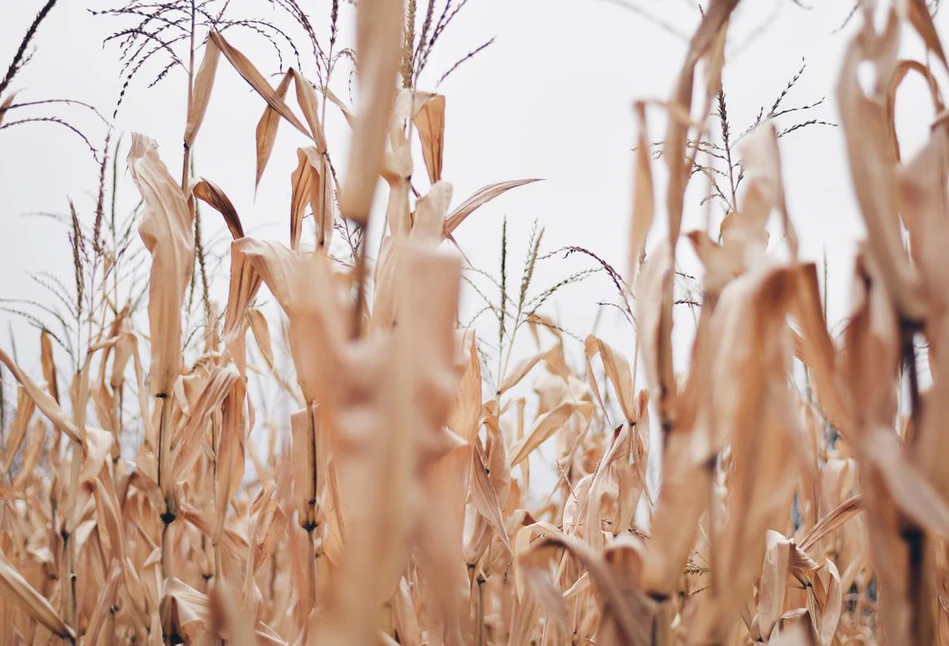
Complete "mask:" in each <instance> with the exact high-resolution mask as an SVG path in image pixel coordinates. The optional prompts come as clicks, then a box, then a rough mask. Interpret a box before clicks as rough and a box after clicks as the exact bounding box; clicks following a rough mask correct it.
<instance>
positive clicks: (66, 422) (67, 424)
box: [0, 350, 81, 443]
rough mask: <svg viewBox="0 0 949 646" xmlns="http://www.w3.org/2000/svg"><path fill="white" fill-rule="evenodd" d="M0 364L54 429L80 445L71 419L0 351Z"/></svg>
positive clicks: (78, 434)
mask: <svg viewBox="0 0 949 646" xmlns="http://www.w3.org/2000/svg"><path fill="white" fill-rule="evenodd" d="M0 362H2V363H3V364H4V365H5V366H6V367H7V369H8V370H9V371H10V372H12V373H13V376H14V377H15V378H16V380H17V381H18V382H20V385H21V386H22V387H23V390H25V391H26V394H27V395H29V396H30V399H32V400H33V402H34V403H35V404H36V407H37V408H39V409H40V411H41V412H42V413H43V414H44V415H46V417H47V418H48V419H49V421H51V422H52V423H53V424H54V425H55V426H56V428H58V429H59V430H61V431H62V432H64V433H65V434H66V435H67V436H69V439H71V440H72V441H73V442H77V443H80V442H81V439H80V432H79V429H78V428H76V425H75V424H74V423H73V421H72V418H71V417H70V416H69V415H67V414H66V412H65V411H64V410H63V409H62V408H60V406H59V404H57V403H56V400H55V399H53V398H52V396H50V395H49V393H47V392H46V391H44V390H43V389H42V388H40V387H39V386H38V385H36V382H34V381H33V380H32V379H30V378H29V376H28V375H27V374H26V373H24V372H23V371H22V370H20V367H19V366H18V365H16V364H15V363H14V362H13V359H11V358H10V357H9V356H8V355H7V353H6V352H4V351H3V350H0Z"/></svg>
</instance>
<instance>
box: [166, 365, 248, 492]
mask: <svg viewBox="0 0 949 646" xmlns="http://www.w3.org/2000/svg"><path fill="white" fill-rule="evenodd" d="M239 379H240V374H239V373H238V372H237V370H235V369H234V368H233V367H231V366H227V367H225V368H220V367H215V368H214V370H213V371H212V372H211V374H210V375H209V376H208V378H207V381H206V382H205V383H204V385H203V387H202V389H201V394H200V396H199V397H198V400H197V401H196V402H195V403H194V405H193V406H192V408H191V412H190V414H189V415H188V419H187V421H186V422H185V423H184V424H183V425H182V426H181V427H180V428H179V429H178V430H177V432H176V433H175V440H176V441H175V444H174V445H175V446H176V449H175V457H174V467H173V469H172V475H173V477H175V478H180V477H181V476H183V475H184V473H185V471H187V470H188V468H189V467H191V465H193V464H194V462H195V461H196V460H197V459H198V457H199V455H200V449H201V440H202V439H203V438H204V435H205V432H206V430H207V423H208V419H209V417H210V415H212V414H213V411H215V410H217V409H218V408H219V407H220V406H221V403H222V402H223V401H224V399H225V398H226V397H227V396H228V394H229V393H230V392H231V388H232V387H233V385H234V383H235V382H236V381H238V380H239Z"/></svg>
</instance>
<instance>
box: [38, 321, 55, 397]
mask: <svg viewBox="0 0 949 646" xmlns="http://www.w3.org/2000/svg"><path fill="white" fill-rule="evenodd" d="M40 362H41V363H42V365H43V379H45V380H46V388H47V389H48V390H49V394H50V395H52V396H53V399H55V400H56V401H57V402H59V380H58V379H57V378H56V364H55V362H54V361H53V342H52V341H51V340H50V338H49V332H47V331H46V330H45V329H44V330H43V331H42V332H41V333H40Z"/></svg>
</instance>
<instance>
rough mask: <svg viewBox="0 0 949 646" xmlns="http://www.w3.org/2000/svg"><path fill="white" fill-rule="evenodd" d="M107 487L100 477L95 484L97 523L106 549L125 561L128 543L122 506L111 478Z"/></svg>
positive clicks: (119, 559)
mask: <svg viewBox="0 0 949 646" xmlns="http://www.w3.org/2000/svg"><path fill="white" fill-rule="evenodd" d="M108 482H109V486H108V487H106V486H105V484H103V482H102V480H101V479H100V478H96V479H95V480H94V484H93V487H94V488H93V492H94V493H95V503H96V523H97V525H98V527H99V536H100V540H101V541H102V543H103V547H105V549H106V551H107V552H109V553H111V554H112V555H113V557H114V558H115V559H117V560H118V562H119V563H124V562H125V554H126V543H125V527H124V523H125V521H124V519H123V518H122V513H121V507H120V505H119V501H118V499H117V498H116V495H115V490H114V489H113V487H112V481H111V478H110V479H108Z"/></svg>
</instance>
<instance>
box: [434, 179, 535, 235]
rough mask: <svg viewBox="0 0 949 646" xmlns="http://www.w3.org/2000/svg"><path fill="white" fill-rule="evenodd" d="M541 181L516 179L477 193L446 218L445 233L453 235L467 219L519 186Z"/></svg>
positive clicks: (482, 189)
mask: <svg viewBox="0 0 949 646" xmlns="http://www.w3.org/2000/svg"><path fill="white" fill-rule="evenodd" d="M539 181H540V179H516V180H512V181H510V182H500V183H498V184H490V185H488V186H485V187H483V188H480V189H478V190H477V191H475V193H474V195H472V196H471V197H469V198H468V199H467V200H465V201H464V202H462V203H461V204H459V205H458V207H457V208H456V209H455V210H454V211H452V212H451V213H449V214H448V217H447V218H445V233H446V235H451V234H452V233H453V232H454V231H455V229H457V228H458V225H459V224H461V223H462V222H464V221H465V219H466V218H467V217H468V216H469V215H471V214H472V213H474V212H475V211H476V210H478V209H479V208H481V207H482V206H484V205H485V204H487V203H488V202H490V201H491V200H493V199H494V198H496V197H499V196H501V195H503V194H504V193H507V192H508V191H510V190H511V189H514V188H517V187H519V186H526V185H527V184H533V183H534V182H539Z"/></svg>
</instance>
